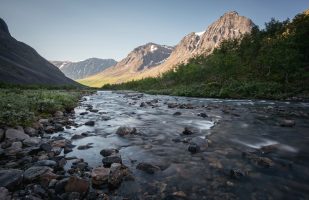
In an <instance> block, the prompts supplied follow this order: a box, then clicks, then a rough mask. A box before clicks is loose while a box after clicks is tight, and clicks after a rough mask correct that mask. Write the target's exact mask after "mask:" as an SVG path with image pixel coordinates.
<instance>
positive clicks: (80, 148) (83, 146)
mask: <svg viewBox="0 0 309 200" xmlns="http://www.w3.org/2000/svg"><path fill="white" fill-rule="evenodd" d="M91 145H92V143H88V144H85V145H80V146H78V147H77V149H78V150H86V149H90V148H92V147H93V146H91Z"/></svg>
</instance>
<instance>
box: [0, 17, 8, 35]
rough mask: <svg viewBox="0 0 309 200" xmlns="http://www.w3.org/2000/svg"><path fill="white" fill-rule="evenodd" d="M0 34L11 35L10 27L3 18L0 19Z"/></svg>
mask: <svg viewBox="0 0 309 200" xmlns="http://www.w3.org/2000/svg"><path fill="white" fill-rule="evenodd" d="M0 32H3V33H6V34H9V35H10V31H9V28H8V25H7V24H6V23H5V21H4V20H3V19H2V18H0Z"/></svg>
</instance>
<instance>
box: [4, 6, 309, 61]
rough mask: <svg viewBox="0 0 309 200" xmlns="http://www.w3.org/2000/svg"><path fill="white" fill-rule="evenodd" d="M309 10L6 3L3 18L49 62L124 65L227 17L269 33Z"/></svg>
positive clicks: (14, 31) (290, 7) (16, 35)
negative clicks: (151, 46)
mask: <svg viewBox="0 0 309 200" xmlns="http://www.w3.org/2000/svg"><path fill="white" fill-rule="evenodd" d="M308 8H309V0H51V1H47V0H0V17H1V18H3V19H4V20H5V21H6V22H7V24H8V26H9V29H10V32H11V34H12V35H13V36H14V37H15V38H16V39H17V40H20V41H23V42H25V43H27V44H29V45H30V46H32V47H34V48H35V49H36V50H37V51H38V52H39V53H40V54H41V55H42V56H44V57H45V58H47V59H49V60H71V61H78V60H83V59H86V58H89V57H99V58H114V59H116V60H120V59H122V58H124V57H125V56H126V55H127V54H128V53H129V52H130V51H131V50H132V49H133V48H135V47H137V46H139V45H142V44H145V43H148V42H155V43H158V44H166V45H176V44H177V43H178V42H179V41H180V40H181V38H182V37H183V36H185V35H186V34H188V33H190V32H194V31H196V32H198V31H203V30H205V29H206V28H207V26H208V25H210V24H211V23H212V22H213V21H215V20H216V19H217V18H219V17H220V16H221V15H222V14H223V13H225V12H227V11H232V10H236V11H237V12H238V13H239V14H240V15H243V16H247V17H249V18H251V19H252V20H253V21H254V23H256V24H257V25H259V26H260V27H263V26H264V23H265V22H267V21H269V20H270V18H272V17H274V18H276V19H279V20H284V19H286V18H288V17H289V18H293V17H294V16H295V15H296V14H297V13H299V12H302V11H304V10H306V9H308Z"/></svg>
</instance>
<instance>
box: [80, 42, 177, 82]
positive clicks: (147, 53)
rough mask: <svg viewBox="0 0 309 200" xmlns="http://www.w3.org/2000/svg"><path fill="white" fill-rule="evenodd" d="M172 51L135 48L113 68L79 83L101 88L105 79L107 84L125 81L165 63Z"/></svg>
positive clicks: (151, 46)
mask: <svg viewBox="0 0 309 200" xmlns="http://www.w3.org/2000/svg"><path fill="white" fill-rule="evenodd" d="M173 49H174V48H173V47H170V46H166V45H158V44H155V43H147V44H145V45H142V46H139V47H137V48H135V49H134V50H133V51H131V52H130V53H129V54H128V55H127V57H126V58H124V59H122V60H121V61H120V62H118V63H117V64H116V65H115V66H113V67H110V68H108V69H106V70H104V71H103V72H101V73H99V74H96V75H94V76H90V77H88V78H86V79H82V80H79V81H80V83H83V84H86V85H92V86H102V83H101V80H102V79H106V78H107V79H108V80H109V81H108V82H123V81H126V80H128V79H129V78H130V77H134V76H136V74H140V73H142V72H144V71H147V70H149V69H151V68H154V67H156V66H158V65H160V64H162V63H163V62H165V60H166V59H167V58H168V57H169V56H170V54H171V53H172V51H173Z"/></svg>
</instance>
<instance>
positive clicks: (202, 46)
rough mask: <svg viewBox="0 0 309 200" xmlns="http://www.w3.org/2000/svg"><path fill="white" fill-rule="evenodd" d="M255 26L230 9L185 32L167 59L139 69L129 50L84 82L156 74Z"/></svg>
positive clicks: (90, 83)
mask: <svg viewBox="0 0 309 200" xmlns="http://www.w3.org/2000/svg"><path fill="white" fill-rule="evenodd" d="M253 26H254V23H253V22H252V21H251V20H250V19H248V18H246V17H244V16H240V15H239V14H238V13H237V12H236V11H232V12H227V13H225V14H224V15H223V16H221V17H220V18H219V19H218V20H217V21H215V22H214V23H212V24H211V25H210V26H209V27H208V28H207V29H206V30H205V31H202V32H192V33H190V34H188V35H187V36H185V37H184V38H183V39H182V40H181V41H180V42H179V43H178V44H177V45H176V47H175V48H174V49H173V51H172V53H171V54H170V56H169V57H166V58H165V59H164V60H165V61H164V60H162V63H161V64H159V65H155V66H153V67H146V68H142V69H143V70H136V69H137V68H138V67H137V66H138V65H137V63H134V62H132V61H131V60H129V57H130V54H131V53H130V54H129V56H128V57H127V58H125V59H124V60H123V62H126V61H130V62H128V63H126V64H125V65H124V64H122V65H121V66H119V67H117V68H116V67H114V68H113V70H105V71H104V72H103V73H99V74H98V75H95V76H91V77H89V78H87V79H84V80H81V83H83V84H86V85H90V86H102V85H104V84H106V83H120V82H126V81H129V80H133V79H135V80H136V79H141V78H145V77H155V76H158V75H160V74H162V73H164V72H166V71H168V70H170V69H173V68H174V67H175V66H177V65H178V64H180V63H186V62H187V61H188V59H190V58H192V57H194V56H197V55H201V54H204V55H209V54H210V53H212V51H213V50H214V49H215V48H216V47H218V46H219V45H220V43H221V42H222V41H223V40H227V39H233V38H239V37H241V36H242V35H244V34H246V33H249V32H251V29H252V27H253ZM118 64H119V63H118ZM139 64H140V63H139ZM128 72H130V73H128Z"/></svg>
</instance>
